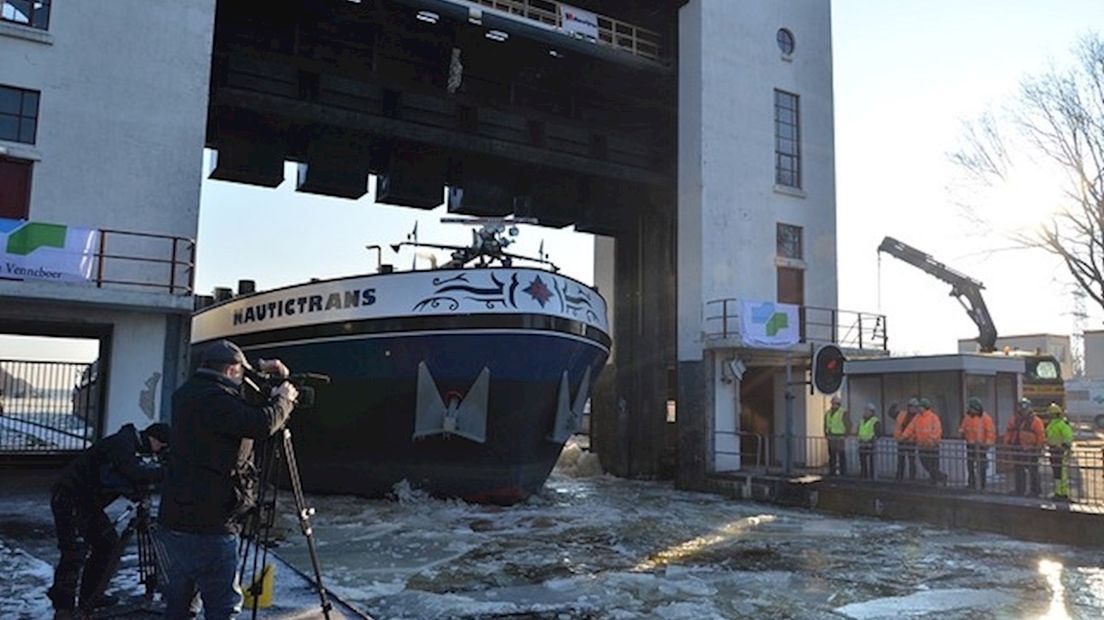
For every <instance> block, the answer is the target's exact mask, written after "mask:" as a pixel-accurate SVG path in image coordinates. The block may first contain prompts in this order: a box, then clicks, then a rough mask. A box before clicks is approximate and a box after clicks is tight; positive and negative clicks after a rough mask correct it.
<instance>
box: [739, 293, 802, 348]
mask: <svg viewBox="0 0 1104 620" xmlns="http://www.w3.org/2000/svg"><path fill="white" fill-rule="evenodd" d="M740 331H741V333H742V334H743V341H744V342H745V343H747V344H752V345H756V346H760V347H771V348H774V347H777V348H784V347H789V346H792V345H795V344H797V343H798V342H800V341H801V326H800V314H799V313H798V307H797V306H795V305H793V304H780V303H777V302H773V301H752V300H748V299H745V300H741V301H740Z"/></svg>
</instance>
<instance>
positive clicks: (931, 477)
mask: <svg viewBox="0 0 1104 620" xmlns="http://www.w3.org/2000/svg"><path fill="white" fill-rule="evenodd" d="M905 439H911V440H912V441H915V442H916V449H917V452H919V454H920V464H921V465H923V466H924V469H925V470H927V472H928V482H929V483H930V484H936V483H937V482H946V480H947V474H944V473H943V472H941V471H939V444H940V443H942V441H943V423H942V422H940V421H939V415H937V414H936V413H935V412H934V411H932V408H931V401H929V400H928V399H926V398H921V399H920V414H919V415H917V416H916V418H915V419H914V420H913V421H912V424H909V427H908V428H907V429H905Z"/></svg>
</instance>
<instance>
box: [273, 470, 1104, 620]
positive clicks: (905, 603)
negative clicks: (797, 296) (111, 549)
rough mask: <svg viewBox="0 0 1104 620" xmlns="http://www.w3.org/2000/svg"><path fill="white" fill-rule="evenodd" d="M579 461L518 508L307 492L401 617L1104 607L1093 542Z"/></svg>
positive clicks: (377, 607)
mask: <svg viewBox="0 0 1104 620" xmlns="http://www.w3.org/2000/svg"><path fill="white" fill-rule="evenodd" d="M575 456H576V457H579V456H583V455H575ZM584 458H585V456H584ZM568 465H569V466H568V467H567V468H565V469H564V470H562V471H558V472H557V473H555V474H553V477H552V478H551V479H550V480H549V482H548V484H547V485H546V486H545V488H544V490H543V491H542V493H541V494H540V495H538V496H536V497H533V498H531V499H529V500H528V501H526V502H523V503H521V504H519V505H516V506H512V507H508V508H503V507H497V506H476V505H469V504H465V503H463V502H459V501H442V500H435V499H431V498H428V497H426V496H425V495H424V494H421V493H419V492H417V491H415V490H411V489H410V488H409V487H408V486H401V487H400V488H398V489H397V490H396V495H397V498H398V499H397V501H384V500H378V501H377V500H364V499H359V498H352V497H316V498H312V503H313V505H315V507H316V508H317V510H318V514H317V516H316V517H315V523H316V528H315V529H316V533H317V537H318V539H319V542H320V547H319V552H320V555H321V562H322V568H323V573H324V576H325V580H326V584H327V585H328V586H329V587H331V588H332V589H333V590H334V591H335V592H336V593H338V594H339V595H340V596H342V597H343V598H346V599H347V600H350V601H351V602H353V603H355V604H357V605H359V606H361V607H362V608H363V609H364V610H365V611H367V612H368V613H370V614H372V615H373V616H375V617H377V618H396V619H399V618H410V619H414V618H417V619H424V620H430V619H438V618H494V617H510V618H556V619H560V618H565V619H566V618H602V619H606V618H609V619H618V620H620V619H628V618H657V619H683V618H685V619H691V618H693V619H709V618H741V617H772V618H774V617H780V618H823V617H837V618H841V617H842V618H847V617H851V618H864V619H870V618H886V617H890V618H894V617H898V616H904V617H921V618H923V617H928V618H939V619H940V620H953V619H955V618H1006V617H1012V618H1022V617H1027V618H1031V617H1040V616H1041V615H1043V614H1046V613H1048V612H1051V611H1054V612H1056V613H1058V615H1052V616H1047V617H1054V618H1062V617H1066V616H1064V615H1061V614H1064V613H1067V612H1068V614H1069V616H1068V617H1072V618H1098V617H1104V569H1101V568H1099V567H1100V564H1101V562H1100V559H1101V556H1100V555H1099V554H1097V553H1092V552H1088V551H1080V550H1076V549H1071V548H1067V547H1061V546H1051V545H1041V544H1035V543H1024V542H1020V541H1016V540H1012V539H1008V538H1003V537H1000V536H995V535H989V534H980V533H975V532H950V531H945V530H939V529H934V528H928V527H924V526H920V525H916V524H907V523H895V522H890V521H879V520H868V519H846V518H836V517H830V516H823V515H818V514H815V513H810V512H806V511H800V510H784V509H780V508H778V507H774V506H768V505H762V504H755V503H749V502H737V501H733V500H730V499H726V498H721V497H716V496H711V495H704V494H696V493H684V492H679V491H675V490H673V489H672V488H671V487H670V485H668V484H661V483H644V482H631V481H625V480H619V479H616V478H613V477H610V476H606V475H602V474H600V473H598V472H597V470H595V469H593V468H591V466H590V465H587V466H585V467H583V468H582V470H583V471H584V472H585V474H586V477H583V478H572V477H569V476H565V475H564V474H563V471H567V472H571V473H576V472H578V471H580V468H579V467H578V465H579V461H578V459H574V460H572V461H571V462H570V463H568ZM304 547H305V545H303V543H302V539H301V538H300V537H298V536H294V535H293V536H291V538H290V539H289V541H288V543H287V544H286V545H285V546H284V547H282V548H281V550H280V555H281V557H283V558H284V559H287V560H289V561H290V562H292V563H293V564H295V565H297V566H299V567H300V568H306V567H307V566H309V563H308V562H309V561H308V558H307V555H306V553H305V549H304ZM1048 562H1049V563H1051V564H1047V563H1048ZM1047 567H1049V568H1047ZM1055 567H1057V568H1055Z"/></svg>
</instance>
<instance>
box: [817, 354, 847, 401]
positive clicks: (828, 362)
mask: <svg viewBox="0 0 1104 620" xmlns="http://www.w3.org/2000/svg"><path fill="white" fill-rule="evenodd" d="M845 360H846V358H845V357H844V356H843V351H841V350H840V348H839V347H837V346H836V345H834V344H826V345H823V346H821V347H819V348H818V349H817V350H816V352H815V353H814V354H813V387H815V388H816V389H817V391H818V392H820V393H821V394H834V393H836V392H837V391H839V389H840V385H842V384H843V362H844V361H845Z"/></svg>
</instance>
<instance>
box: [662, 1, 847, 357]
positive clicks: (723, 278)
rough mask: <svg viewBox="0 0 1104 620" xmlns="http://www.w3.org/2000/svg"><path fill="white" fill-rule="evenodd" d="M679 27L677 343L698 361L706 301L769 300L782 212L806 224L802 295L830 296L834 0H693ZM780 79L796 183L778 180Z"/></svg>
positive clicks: (813, 301)
mask: <svg viewBox="0 0 1104 620" xmlns="http://www.w3.org/2000/svg"><path fill="white" fill-rule="evenodd" d="M779 28H787V29H789V30H790V31H792V32H793V33H794V36H795V39H796V49H795V52H794V54H793V55H792V57H790V58H788V59H787V58H784V57H783V56H782V53H781V52H780V50H779V48H778V47H777V45H776V43H775V37H776V33H777V31H778V29H779ZM679 37H680V38H679V46H680V49H679V72H680V73H679V80H680V83H679V164H678V167H679V171H678V174H679V195H678V207H679V226H678V229H679V240H678V241H679V243H678V245H679V256H678V271H679V307H678V310H679V334H678V336H679V345H678V346H679V359H680V360H694V359H697V360H700V359H701V342H700V340H701V332H702V305H703V303H704V302H705V301H708V300H711V299H717V298H723V297H733V298H746V299H761V300H774V299H776V294H777V292H776V290H775V289H776V277H777V275H776V269H777V265H776V243H775V239H776V225H777V224H778V223H786V224H792V225H796V226H801V227H802V228H803V229H804V230H803V239H804V261H803V262H802V263H801V264H799V265H798V266H803V267H804V270H805V302H806V304H807V305H815V306H826V307H833V308H834V307H836V234H835V231H836V211H835V180H834V174H835V160H834V155H833V151H834V130H833V107H832V48H831V17H830V8H829V2H828V1H827V0H809V1H805V2H797V1H792V0H791V1H782V2H731V1H729V0H691V1H690V2H688V3H687V4H686V5H685V6H684V7H683V8H682V9H681V11H680V14H679ZM775 89H781V90H785V91H788V92H791V93H795V94H797V95H799V97H800V132H801V154H802V177H803V182H802V187H801V189H800V190H798V191H795V190H791V189H788V188H781V187H776V186H775V183H774V180H775V169H774V153H775V151H774V90H775Z"/></svg>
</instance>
